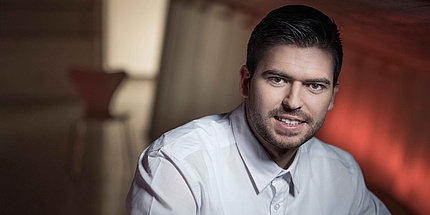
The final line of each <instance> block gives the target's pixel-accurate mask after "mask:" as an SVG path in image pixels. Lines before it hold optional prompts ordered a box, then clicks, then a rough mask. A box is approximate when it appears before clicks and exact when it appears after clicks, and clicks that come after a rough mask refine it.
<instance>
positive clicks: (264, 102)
mask: <svg viewBox="0 0 430 215" xmlns="http://www.w3.org/2000/svg"><path fill="white" fill-rule="evenodd" d="M333 68H334V65H333V59H332V57H331V55H330V54H329V53H328V52H326V51H324V50H322V49H319V48H315V47H311V48H299V47H297V46H293V45H278V46H274V47H272V48H270V49H269V51H268V52H267V54H266V55H265V57H264V58H263V59H261V60H260V62H259V63H258V66H257V68H256V71H255V72H254V75H253V77H252V78H250V74H249V71H248V69H247V68H246V66H243V67H242V69H241V94H242V96H243V97H244V98H246V101H245V106H246V114H247V119H248V123H249V125H250V127H251V130H252V131H253V133H254V134H255V135H256V136H257V139H258V140H259V141H260V142H261V143H262V144H263V146H264V147H265V148H266V149H268V148H269V150H275V151H283V150H288V149H292V148H296V147H298V146H300V145H301V144H303V143H304V142H306V141H307V140H309V139H310V138H312V137H313V136H314V135H315V133H316V132H317V131H318V130H319V129H320V127H321V126H322V124H323V122H324V119H325V116H326V113H327V111H328V110H331V109H332V108H333V101H334V96H335V94H336V92H337V90H338V85H337V84H335V85H334V84H333ZM333 85H334V87H333Z"/></svg>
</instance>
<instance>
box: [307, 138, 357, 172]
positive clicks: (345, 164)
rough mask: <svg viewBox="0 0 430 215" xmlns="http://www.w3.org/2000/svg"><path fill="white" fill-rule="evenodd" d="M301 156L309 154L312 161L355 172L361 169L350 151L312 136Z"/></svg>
mask: <svg viewBox="0 0 430 215" xmlns="http://www.w3.org/2000/svg"><path fill="white" fill-rule="evenodd" d="M300 156H305V157H306V156H308V157H309V159H310V160H311V162H312V163H316V164H318V165H329V166H331V167H334V168H341V169H344V170H346V171H348V172H350V173H353V174H356V173H357V171H360V170H359V166H358V164H357V162H356V161H355V159H354V157H353V156H352V155H351V154H350V153H348V152H346V151H345V150H343V149H341V148H339V147H336V146H333V145H330V144H327V143H324V142H323V141H321V140H319V139H317V138H312V139H311V140H309V141H308V142H306V143H305V144H304V145H303V147H302V149H301V155H300ZM338 170H339V169H338Z"/></svg>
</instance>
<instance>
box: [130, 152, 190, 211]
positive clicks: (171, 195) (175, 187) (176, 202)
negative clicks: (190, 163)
mask: <svg viewBox="0 0 430 215" xmlns="http://www.w3.org/2000/svg"><path fill="white" fill-rule="evenodd" d="M155 154H158V155H156V156H153V155H148V154H145V155H144V156H143V159H141V160H140V161H139V166H138V169H137V171H136V174H135V177H134V180H133V183H132V185H131V188H130V191H129V193H128V196H127V210H128V214H131V215H141V214H187V215H188V214H196V201H195V199H194V197H193V194H192V192H191V190H190V189H189V186H188V184H187V183H186V179H184V177H183V173H181V172H180V171H179V170H178V168H176V167H175V165H174V164H173V163H172V162H171V160H169V159H166V158H165V157H164V156H162V155H161V156H159V152H155Z"/></svg>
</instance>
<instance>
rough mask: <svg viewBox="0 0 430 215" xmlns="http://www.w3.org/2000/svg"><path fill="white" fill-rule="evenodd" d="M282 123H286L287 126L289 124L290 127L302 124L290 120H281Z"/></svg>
mask: <svg viewBox="0 0 430 215" xmlns="http://www.w3.org/2000/svg"><path fill="white" fill-rule="evenodd" d="M280 120H281V121H282V122H284V123H285V124H288V125H290V126H295V125H298V124H300V121H296V120H289V119H280Z"/></svg>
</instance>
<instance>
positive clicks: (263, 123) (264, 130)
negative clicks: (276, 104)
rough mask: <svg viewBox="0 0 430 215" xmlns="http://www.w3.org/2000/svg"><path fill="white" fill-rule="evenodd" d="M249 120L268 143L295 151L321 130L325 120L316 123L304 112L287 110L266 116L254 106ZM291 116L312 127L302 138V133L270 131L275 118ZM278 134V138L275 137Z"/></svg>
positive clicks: (271, 112)
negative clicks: (283, 115) (302, 120)
mask: <svg viewBox="0 0 430 215" xmlns="http://www.w3.org/2000/svg"><path fill="white" fill-rule="evenodd" d="M248 111H249V113H248V114H249V119H250V120H251V123H252V125H253V126H254V128H255V130H256V132H257V133H258V134H259V136H260V137H261V138H262V139H263V140H264V141H266V142H267V143H269V144H271V145H273V146H275V147H276V148H278V149H285V150H288V149H293V148H297V147H299V146H301V145H302V144H303V143H305V142H306V141H308V140H309V139H311V138H312V137H313V136H314V135H315V134H316V133H317V132H318V131H319V129H320V128H321V126H322V124H323V123H324V119H322V120H320V121H318V122H315V120H314V119H313V118H312V117H311V116H309V115H308V114H306V113H304V112H303V111H302V110H299V109H297V110H285V109H284V108H279V109H274V110H271V111H270V112H269V113H268V114H267V115H266V116H264V115H263V114H262V113H260V112H259V111H258V110H257V109H256V108H255V107H254V106H253V105H251V106H250V107H249V108H248ZM286 113H288V114H290V115H294V116H298V117H301V118H302V119H305V121H306V123H307V124H308V125H310V126H311V128H310V130H309V131H308V132H307V133H306V134H304V135H303V136H301V135H302V134H301V133H295V132H291V131H279V130H275V129H273V128H272V129H270V121H271V120H273V119H274V117H275V116H279V115H282V114H286ZM276 134H277V136H278V137H276V136H275V135H276Z"/></svg>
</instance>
